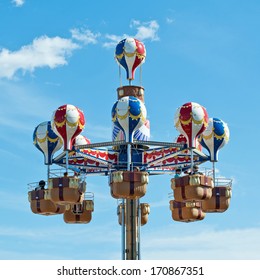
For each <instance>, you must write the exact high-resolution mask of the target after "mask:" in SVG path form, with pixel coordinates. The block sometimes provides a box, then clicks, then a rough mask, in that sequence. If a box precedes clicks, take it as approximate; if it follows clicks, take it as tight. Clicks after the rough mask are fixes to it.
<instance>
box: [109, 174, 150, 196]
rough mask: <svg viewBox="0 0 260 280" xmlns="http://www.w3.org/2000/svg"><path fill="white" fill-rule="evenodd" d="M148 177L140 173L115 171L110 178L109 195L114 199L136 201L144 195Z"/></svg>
mask: <svg viewBox="0 0 260 280" xmlns="http://www.w3.org/2000/svg"><path fill="white" fill-rule="evenodd" d="M148 181H149V177H148V173H147V172H142V171H115V172H113V173H112V174H111V176H110V183H109V185H110V188H111V195H112V197H114V198H117V199H118V198H130V199H137V198H140V197H142V196H144V195H145V194H146V186H147V184H148Z"/></svg>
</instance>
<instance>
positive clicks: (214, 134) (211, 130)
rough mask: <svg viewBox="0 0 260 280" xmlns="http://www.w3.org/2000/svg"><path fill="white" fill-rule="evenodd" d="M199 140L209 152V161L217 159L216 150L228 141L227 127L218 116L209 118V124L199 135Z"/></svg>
mask: <svg viewBox="0 0 260 280" xmlns="http://www.w3.org/2000/svg"><path fill="white" fill-rule="evenodd" d="M199 141H200V143H201V145H202V146H203V147H204V148H206V149H207V150H208V152H209V154H210V161H212V162H216V161H218V152H219V150H220V149H221V148H222V147H224V146H225V145H226V144H227V143H228V141H229V128H228V126H227V124H226V123H225V122H223V121H222V120H220V119H218V118H210V119H209V125H208V127H207V128H206V130H205V131H204V132H203V133H202V134H201V135H200V137H199Z"/></svg>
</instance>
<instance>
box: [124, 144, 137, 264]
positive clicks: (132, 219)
mask: <svg viewBox="0 0 260 280" xmlns="http://www.w3.org/2000/svg"><path fill="white" fill-rule="evenodd" d="M131 149H132V146H131V144H130V143H128V144H127V170H128V171H132V167H131V162H132V155H131ZM132 183H134V182H130V184H132ZM138 204H139V203H138V200H137V199H126V204H125V225H126V228H125V259H126V260H138V259H139V252H138V251H139V250H138V249H139V246H138V245H139V234H138V216H139V215H138Z"/></svg>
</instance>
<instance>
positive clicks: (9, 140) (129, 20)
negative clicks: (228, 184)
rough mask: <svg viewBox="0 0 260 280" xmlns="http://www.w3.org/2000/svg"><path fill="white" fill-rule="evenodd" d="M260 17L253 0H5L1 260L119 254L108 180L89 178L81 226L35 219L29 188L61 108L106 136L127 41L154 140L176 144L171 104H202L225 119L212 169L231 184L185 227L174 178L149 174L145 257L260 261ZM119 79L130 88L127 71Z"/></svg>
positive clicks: (91, 134)
mask: <svg viewBox="0 0 260 280" xmlns="http://www.w3.org/2000/svg"><path fill="white" fill-rule="evenodd" d="M111 2H112V3H111ZM259 13H260V3H259V1H257V0H255V1H254V0H251V1H243V0H241V1H235V0H230V1H224V0H221V1H220V0H218V1H217V0H216V1H215V0H210V1H203V0H198V1H192V0H184V1H177V0H166V1H163V2H160V1H157V2H156V1H154V2H153V3H152V4H151V1H135V0H133V1H131V2H127V3H126V2H122V1H84V0H78V1H72V0H55V1H50V0H49V1H39V0H34V1H32V0H19V1H18V0H16V1H11V0H1V1H0V14H1V22H0V106H1V110H0V127H1V134H0V143H1V146H0V156H1V172H0V198H1V200H2V201H1V204H0V210H1V215H0V259H18V260H19V259H38V260H39V259H120V258H121V252H120V249H121V241H120V238H121V229H120V227H119V225H118V223H117V215H116V207H117V201H116V200H115V199H113V198H112V197H111V196H110V190H109V187H108V184H107V178H106V177H90V178H89V179H88V181H87V183H88V190H89V191H92V192H94V194H95V210H94V213H93V220H92V221H91V223H89V224H88V225H67V224H65V223H64V222H63V219H62V216H53V217H44V216H40V215H35V214H32V213H31V211H30V205H29V203H28V200H27V183H30V182H35V181H38V180H40V179H42V178H45V176H46V172H47V170H46V166H45V165H44V164H43V156H42V154H41V153H40V152H39V151H38V150H37V149H36V148H35V147H34V146H33V144H32V134H33V130H34V128H35V127H36V126H37V125H38V124H39V123H41V122H43V121H47V120H50V119H51V116H52V113H53V111H54V110H56V109H57V108H58V107H59V106H61V105H63V104H74V105H75V106H78V107H80V108H81V109H82V110H83V111H84V114H85V118H86V122H87V124H86V127H85V130H84V133H83V134H84V135H86V136H87V137H88V138H89V139H90V140H91V141H92V142H103V141H110V140H111V127H112V125H111V108H112V106H113V104H114V102H115V101H116V98H117V95H116V89H117V87H119V85H120V79H119V74H118V72H119V71H118V65H117V64H116V62H115V60H114V48H115V45H116V44H117V43H118V42H119V41H120V40H121V39H123V38H125V37H127V36H131V37H136V38H137V39H140V40H141V41H143V42H144V44H145V46H146V50H147V57H146V62H145V64H144V65H143V67H142V85H143V86H144V88H145V104H146V109H147V113H148V119H149V120H150V123H151V140H157V141H173V140H174V139H175V137H176V136H177V135H178V132H177V131H176V129H175V128H174V125H173V118H174V113H175V110H176V109H177V107H179V106H181V105H182V104H184V103H186V102H190V101H193V102H197V103H199V104H201V105H203V106H204V107H205V108H206V109H207V112H208V114H209V116H210V117H217V118H220V119H222V120H223V121H225V122H226V123H227V124H228V126H229V129H230V141H229V143H228V145H226V146H225V147H224V148H223V149H222V150H221V151H220V154H219V162H218V163H217V164H216V167H217V170H218V174H219V175H221V176H225V177H227V178H232V179H233V182H234V183H233V197H232V201H231V205H230V208H229V210H228V211H227V212H225V213H222V214H207V216H206V218H205V219H204V220H203V221H200V222H196V223H189V224H186V223H184V224H183V223H178V222H174V221H173V220H172V219H171V212H170V210H169V199H168V193H169V192H170V191H171V188H170V179H171V176H169V175H164V176H159V177H152V178H150V183H149V186H148V192H147V195H146V196H145V197H144V198H142V202H148V203H150V205H151V214H150V216H149V222H148V224H147V225H145V226H144V227H142V233H141V235H142V237H141V242H142V245H141V249H142V258H143V259H196V258H198V259H259V258H260V220H259V216H260V210H259V207H258V204H259V197H258V195H260V188H259V182H258V181H259V180H258V179H257V176H258V169H257V166H259V163H257V162H258V160H259V150H258V139H259V137H260V132H259V125H258V122H259V108H258V104H259V99H260V98H259V91H260V84H259V65H260V54H259V44H260V39H259V32H258V30H259V28H260V19H259ZM136 77H137V78H136V80H135V81H134V84H137V85H139V79H138V75H137V76H136ZM122 80H123V84H125V85H127V84H128V82H127V81H126V80H125V73H124V71H122ZM206 166H207V167H210V166H211V165H210V164H209V163H208V164H206Z"/></svg>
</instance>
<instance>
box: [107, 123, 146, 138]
mask: <svg viewBox="0 0 260 280" xmlns="http://www.w3.org/2000/svg"><path fill="white" fill-rule="evenodd" d="M120 140H125V134H124V132H123V131H122V130H121V129H120V128H119V127H118V126H116V125H115V123H113V130H112V141H120ZM134 140H140V141H149V140H150V122H149V120H146V122H145V123H144V124H143V125H142V126H141V127H140V128H138V129H137V130H136V131H135V132H134Z"/></svg>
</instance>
